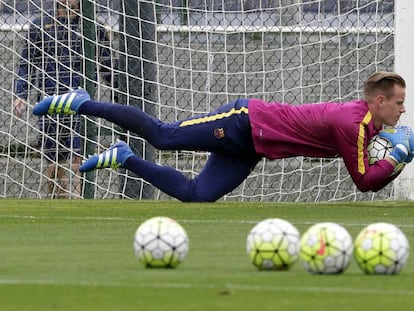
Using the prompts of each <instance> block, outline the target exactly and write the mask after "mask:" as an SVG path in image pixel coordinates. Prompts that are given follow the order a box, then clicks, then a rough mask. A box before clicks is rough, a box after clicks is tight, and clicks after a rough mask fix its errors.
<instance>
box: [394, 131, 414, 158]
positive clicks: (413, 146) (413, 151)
mask: <svg viewBox="0 0 414 311" xmlns="http://www.w3.org/2000/svg"><path fill="white" fill-rule="evenodd" d="M397 128H399V129H401V130H403V131H404V132H405V134H406V135H407V138H408V142H409V144H410V148H409V149H408V157H407V158H406V159H405V162H406V163H410V162H411V161H412V160H413V158H414V133H413V130H412V129H411V127H409V126H406V125H401V126H398V127H397Z"/></svg>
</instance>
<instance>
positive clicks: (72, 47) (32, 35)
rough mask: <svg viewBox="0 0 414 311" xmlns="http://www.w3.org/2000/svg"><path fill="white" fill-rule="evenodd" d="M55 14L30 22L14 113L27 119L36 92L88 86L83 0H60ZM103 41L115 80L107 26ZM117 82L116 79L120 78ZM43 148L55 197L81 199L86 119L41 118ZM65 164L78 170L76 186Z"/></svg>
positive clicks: (102, 52)
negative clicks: (82, 126)
mask: <svg viewBox="0 0 414 311" xmlns="http://www.w3.org/2000/svg"><path fill="white" fill-rule="evenodd" d="M54 6H55V8H54V9H55V13H53V12H43V13H42V16H41V17H40V18H36V19H34V20H33V21H32V22H31V23H30V26H29V31H28V34H27V39H26V41H25V42H24V44H23V48H22V51H21V57H20V61H19V63H18V67H17V78H16V80H15V83H14V89H15V96H16V99H15V100H14V102H13V109H14V114H15V115H16V116H17V117H21V116H22V114H23V113H24V112H25V110H26V108H27V101H28V98H29V97H30V92H31V91H34V92H36V97H37V101H39V100H40V99H41V98H43V97H44V96H48V95H53V94H58V93H61V92H66V91H68V90H70V89H74V88H77V87H79V86H82V83H83V82H84V81H83V78H82V66H83V59H84V51H83V42H82V41H83V38H82V29H81V27H82V26H81V23H80V20H81V19H80V1H79V0H57V1H55V2H54ZM96 38H97V41H98V42H102V43H103V44H100V45H99V48H98V50H97V51H96V52H97V53H98V58H99V62H100V66H99V69H100V72H101V74H102V76H103V78H104V80H105V82H106V83H107V84H108V85H110V84H111V82H112V75H111V68H112V60H111V52H110V49H109V38H108V36H107V34H106V32H105V30H104V28H103V27H98V28H97V30H96ZM114 83H116V81H114ZM38 125H39V130H40V135H39V148H40V149H41V152H42V154H43V156H44V157H45V159H46V161H47V163H48V165H47V169H46V172H45V174H46V175H47V177H48V192H49V194H50V195H51V197H55V198H58V197H61V196H67V194H68V193H69V190H71V197H73V198H79V197H81V182H80V177H79V176H80V174H79V165H80V145H81V141H80V136H79V131H80V117H79V116H58V117H50V116H44V117H40V118H39V121H38ZM64 164H69V168H70V169H71V170H72V171H73V172H74V173H75V176H76V177H75V178H74V179H73V182H72V185H71V186H70V187H68V186H69V185H68V178H67V177H66V174H65V167H64V166H63V165H64Z"/></svg>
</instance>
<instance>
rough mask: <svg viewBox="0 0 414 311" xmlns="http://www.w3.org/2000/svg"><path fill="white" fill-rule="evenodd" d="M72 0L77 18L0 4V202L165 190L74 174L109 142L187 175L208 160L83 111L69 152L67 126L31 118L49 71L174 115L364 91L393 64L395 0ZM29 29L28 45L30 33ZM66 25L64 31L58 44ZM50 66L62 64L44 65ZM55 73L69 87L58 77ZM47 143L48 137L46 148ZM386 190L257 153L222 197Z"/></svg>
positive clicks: (153, 195) (324, 163)
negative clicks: (21, 104)
mask: <svg viewBox="0 0 414 311" xmlns="http://www.w3.org/2000/svg"><path fill="white" fill-rule="evenodd" d="M73 2H76V1H68V2H65V1H64V4H62V5H63V6H65V8H64V9H66V13H68V12H69V13H70V14H75V15H76V17H77V18H78V19H79V21H78V24H77V25H73V22H69V21H67V20H65V19H62V18H59V17H57V15H56V11H57V10H58V9H59V8H60V9H62V8H61V7H58V6H57V1H52V0H44V1H40V0H32V1H23V0H1V2H0V3H1V5H0V9H1V33H0V36H1V37H0V49H1V64H2V68H4V69H2V71H1V72H2V74H1V81H2V82H1V84H0V94H1V98H2V102H1V104H0V110H1V119H0V128H1V131H0V135H1V145H0V152H1V153H0V161H1V167H0V187H1V188H0V189H1V191H0V195H1V196H3V197H21V198H34V197H36V198H48V197H49V198H50V197H69V198H78V197H89V198H90V197H94V198H120V197H121V198H143V199H169V197H168V196H167V195H165V194H164V193H162V192H160V191H158V190H157V189H154V188H153V187H152V186H150V185H148V184H147V183H146V182H144V181H142V180H141V179H140V178H139V176H134V175H133V174H131V173H130V172H128V171H125V170H122V169H120V170H117V171H114V170H99V171H96V172H93V173H90V174H86V175H78V174H77V173H76V170H77V164H76V160H77V159H78V158H79V157H80V158H81V159H83V158H85V157H87V155H88V153H94V152H102V151H103V150H104V149H105V148H107V147H108V146H109V144H110V143H112V142H114V141H115V140H116V139H117V138H122V139H124V140H126V141H127V142H128V143H130V145H131V146H133V148H134V150H135V151H136V152H137V153H139V154H140V155H142V156H143V157H144V158H146V159H149V160H151V161H153V162H155V163H158V164H160V165H168V166H171V167H174V168H176V169H178V170H180V171H181V172H183V173H184V174H185V175H187V176H188V177H194V176H196V175H197V174H198V173H199V171H200V169H201V168H202V166H203V164H204V163H205V161H206V158H207V156H208V154H207V153H204V152H188V151H185V150H182V151H159V150H156V149H154V148H153V147H151V146H150V145H148V144H147V143H146V142H145V141H143V140H141V138H140V137H138V136H137V135H136V134H134V133H131V132H125V131H124V130H123V129H121V128H119V127H117V126H116V125H113V124H110V123H108V122H107V121H105V120H102V119H97V118H87V117H81V118H80V119H79V120H78V121H79V123H80V132H81V144H80V148H79V149H77V148H76V145H75V144H73V143H69V144H68V143H66V142H67V141H68V139H69V141H70V140H71V139H70V138H71V137H73V136H74V135H75V131H74V129H73V128H72V125H71V123H70V122H69V121H67V120H60V119H58V120H55V119H52V118H50V117H45V118H43V119H42V118H41V119H39V118H37V117H35V116H33V115H32V113H31V109H32V107H33V105H34V104H35V103H36V102H37V101H38V99H39V98H41V97H43V96H45V95H47V94H48V93H50V90H49V89H47V86H45V83H43V82H44V81H46V80H47V81H52V82H53V81H54V83H55V84H56V87H57V88H58V89H59V90H58V91H61V89H62V88H67V87H77V86H78V85H76V84H79V86H81V87H84V88H86V89H87V90H88V91H89V92H90V93H91V94H92V95H93V97H94V98H95V99H97V100H100V101H118V102H120V103H123V104H125V105H134V106H138V107H140V108H142V109H144V110H146V111H147V112H148V113H151V114H153V115H154V116H155V117H157V118H159V119H161V120H163V121H175V120H177V119H181V118H185V117H190V116H193V115H196V114H199V113H206V112H209V111H211V110H213V109H215V108H217V107H218V106H220V105H222V104H224V103H226V102H229V101H232V100H234V99H237V98H249V97H255V98H261V99H264V100H266V101H280V102H286V103H290V104H292V105H300V104H302V103H312V102H323V101H348V100H351V99H355V98H361V96H362V86H363V81H364V80H365V79H366V78H367V77H368V76H369V75H370V74H371V73H373V72H374V71H377V70H388V71H392V70H393V69H394V1H391V0H390V1H387V0H381V1H371V0H358V1H355V0H325V1H323V0H303V1H300V0H277V1H276V0H252V1H241V0H227V1H224V0H194V1H187V0H159V1H136V0H134V1H132V0H123V1H111V0H99V1H88V0H83V1H81V3H80V8H79V10H77V9H76V8H75V7H73V5H72V3H73ZM36 19H37V20H38V22H35V20H36ZM39 20H40V22H39ZM46 21H47V22H46ZM53 27H57V29H59V30H58V31H57V32H56V31H53ZM34 29H35V31H36V33H37V34H38V38H37V40H38V41H37V42H36V41H33V40H30V36H28V34H30V33H33V31H34ZM102 30H103V33H102ZM62 31H63V33H68V34H69V35H67V36H66V37H64V38H66V41H63V42H62V41H61V40H62V38H61V37H60V36H59V34H61V32H62ZM103 34H104V36H103ZM39 38H40V39H39ZM32 39H33V38H32ZM42 40H43V41H45V40H46V41H47V42H46V43H45V42H40V41H42ZM24 50H25V51H26V52H27V51H29V54H30V53H35V54H36V55H37V58H36V57H31V56H30V55H27V53H26V54H24V53H23V51H24ZM102 51H103V52H102ZM45 54H46V55H45ZM51 60H52V61H51ZM50 61H51V62H52V63H53V64H55V65H56V66H55V67H54V68H55V69H56V68H58V69H56V70H54V71H53V70H49V69H48V65H49V64H48V63H47V62H50ZM78 65H79V66H78ZM22 66H26V67H27V68H29V69H28V70H29V71H27V72H29V74H28V75H22V72H24V70H23V71H22V69H21V68H22ZM78 67H79V68H78ZM95 69H96V70H97V74H96V75H95ZM62 76H66V78H68V79H69V80H70V81H71V82H70V83H71V85H64V82H62V81H64V80H62ZM78 76H80V79H78V80H77V79H76V77H78ZM18 80H20V82H19V83H20V87H21V88H23V89H25V88H26V89H25V91H26V92H27V94H26V95H27V98H24V99H25V100H26V103H27V109H26V110H23V112H22V114H21V116H16V115H15V114H14V110H13V104H15V100H16V98H18V97H19V96H20V97H21V96H23V95H22V94H20V93H21V92H22V89H20V90H17V89H16V84H17V83H18V82H17V81H18ZM22 81H23V82H22ZM66 81H67V80H66ZM52 84H53V83H52ZM62 84H63V85H62ZM22 85H23V86H22ZM19 92H20V93H19ZM23 97H24V96H23ZM75 121H76V120H75ZM42 122H43V124H44V123H45V122H46V123H47V124H55V127H56V131H57V132H59V131H62V132H65V133H66V134H65V135H67V140H66V141H65V140H62V139H61V137H58V136H59V135H60V134H59V135H58V136H56V135H55V134H53V133H50V132H47V131H46V132H45V131H42V129H41V127H40V126H39V125H41V124H42ZM47 142H49V143H50V142H54V146H53V148H52V149H51V148H50V146H49V147H47V146H46V144H47ZM51 153H52V154H53V156H51V155H50V154H51ZM61 154H65V156H66V157H67V159H66V160H65V158H60V155H61ZM78 185H81V186H82V191H79V189H78ZM393 197H394V189H393V186H392V185H390V186H388V187H386V188H385V189H383V190H381V191H380V192H378V193H361V192H359V191H358V190H357V189H356V187H355V186H354V184H353V182H352V180H351V178H350V176H349V174H348V173H347V170H346V168H345V166H344V164H343V162H342V160H341V159H340V158H334V159H310V158H306V157H297V158H288V159H284V160H277V161H269V160H266V159H263V160H262V161H261V162H260V163H259V164H258V165H257V167H256V168H255V170H254V171H253V172H252V173H251V175H250V176H249V177H248V178H247V179H246V181H245V182H244V183H243V184H241V185H240V186H239V187H238V188H237V189H236V190H234V191H233V192H231V193H229V194H228V195H226V196H225V197H224V198H223V200H237V201H250V200H251V201H355V200H384V199H390V198H391V199H392V198H393Z"/></svg>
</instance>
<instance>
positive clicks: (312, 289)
mask: <svg viewBox="0 0 414 311" xmlns="http://www.w3.org/2000/svg"><path fill="white" fill-rule="evenodd" d="M0 285H56V286H85V287H89V286H91V287H127V288H165V289H217V290H224V289H227V290H234V291H258V292H259V291H260V292H263V291H266V292H276V293H278V292H293V293H298V292H303V293H339V294H341V293H342V294H355V295H361V294H372V295H378V294H380V295H386V296H395V295H400V296H414V290H392V289H380V288H372V289H369V288H356V287H355V288H347V287H345V288H338V287H323V286H321V287H318V286H260V285H249V284H235V283H227V284H225V285H224V286H220V285H217V286H214V285H209V284H194V283H140V284H136V283H134V284H131V283H123V282H105V281H103V282H96V281H94V282H89V281H72V282H71V281H57V280H52V279H47V280H17V279H0Z"/></svg>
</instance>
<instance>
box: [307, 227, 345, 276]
mask: <svg viewBox="0 0 414 311" xmlns="http://www.w3.org/2000/svg"><path fill="white" fill-rule="evenodd" d="M351 257H352V237H351V235H350V234H349V233H348V231H347V230H346V229H345V228H344V227H342V226H340V225H338V224H336V223H332V222H322V223H318V224H315V225H313V226H311V227H310V228H309V229H308V230H307V231H306V232H305V233H304V234H303V236H302V239H301V246H300V259H301V261H302V264H303V267H304V268H305V269H306V270H307V271H309V272H311V273H314V274H339V273H342V272H344V271H345V269H346V268H347V267H348V265H349V263H350V260H351Z"/></svg>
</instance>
